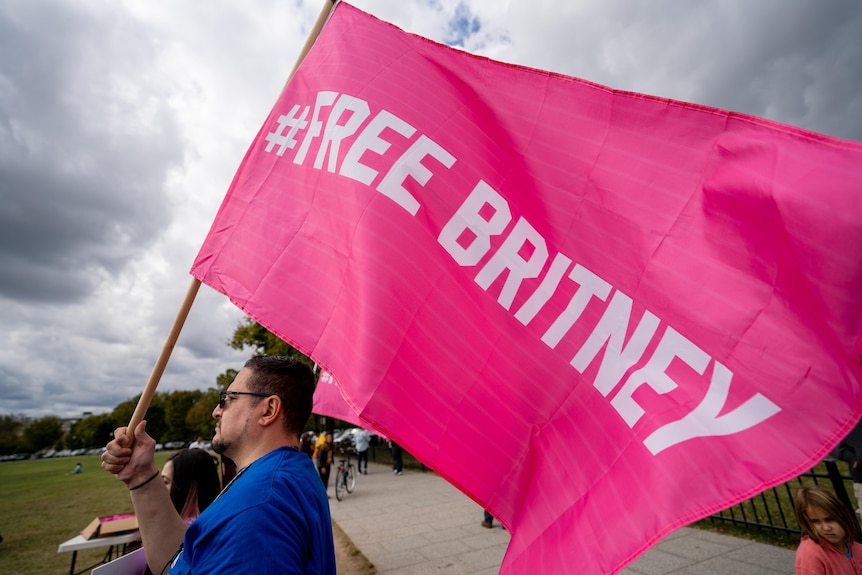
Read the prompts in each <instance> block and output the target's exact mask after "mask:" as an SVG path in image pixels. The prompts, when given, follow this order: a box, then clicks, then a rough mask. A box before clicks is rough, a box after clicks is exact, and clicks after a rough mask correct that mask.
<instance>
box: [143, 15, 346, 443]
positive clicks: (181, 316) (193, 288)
mask: <svg viewBox="0 0 862 575" xmlns="http://www.w3.org/2000/svg"><path fill="white" fill-rule="evenodd" d="M336 3H337V0H324V2H323V7H322V8H321V10H320V14H318V16H317V20H316V21H315V22H314V26H313V27H312V28H311V32H309V34H308V38H307V39H306V40H305V45H304V46H303V47H302V50H300V52H299V57H298V58H297V59H296V64H294V65H293V69H292V70H291V71H290V75H289V76H288V77H287V81H288V82H290V79H291V78H293V75H294V74H295V73H296V70H297V68H299V65H300V64H301V63H302V61H303V60H304V59H305V56H306V55H307V54H308V51H309V50H311V47H312V46H313V45H314V42H315V40H317V37H318V36H319V35H320V31H321V30H323V26H324V24H326V19H327V18H329V13H330V12H331V11H332V9H333V8H334V7H335V5H336ZM286 85H287V83H285V86H286ZM200 287H201V280H199V279H198V278H192V283H191V285H190V286H189V289H188V291H187V292H186V297H185V299H184V300H183V304H182V306H180V310H179V312H177V317H176V318H175V319H174V324H173V326H172V327H171V331H170V332H169V333H168V337H167V339H166V340H165V345H164V346H163V347H162V351H161V353H159V357H158V359H157V360H156V364H155V365H154V366H153V371H152V372H151V373H150V378H149V379H148V380H147V384H146V386H144V391H143V392H142V393H141V398H140V399H139V400H138V404H137V406H135V412H134V413H133V414H132V418H131V419H130V420H129V426H128V430H129V431H128V433H129V437H130V438H131V439H132V442H134V440H135V428H136V427H137V426H138V424H139V423H140V422H141V421H143V419H144V415H145V414H146V413H147V409H149V407H150V403H151V402H152V400H153V396H154V395H155V394H156V388H157V387H158V386H159V380H161V378H162V374H163V373H164V372H165V367H166V366H167V365H168V360H169V359H170V357H171V353H172V352H173V350H174V346H175V345H176V344H177V339H179V337H180V331H182V329H183V325H184V324H185V322H186V318H187V317H188V315H189V310H191V308H192V304H193V303H194V301H195V297H197V294H198V290H199V289H200Z"/></svg>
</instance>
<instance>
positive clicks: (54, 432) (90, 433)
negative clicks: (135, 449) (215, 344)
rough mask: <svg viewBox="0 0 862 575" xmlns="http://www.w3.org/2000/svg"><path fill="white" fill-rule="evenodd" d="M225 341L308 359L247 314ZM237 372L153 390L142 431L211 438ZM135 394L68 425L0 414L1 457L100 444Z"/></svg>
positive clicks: (122, 420) (130, 408)
mask: <svg viewBox="0 0 862 575" xmlns="http://www.w3.org/2000/svg"><path fill="white" fill-rule="evenodd" d="M227 344H228V345H229V346H230V347H232V348H234V349H239V350H243V349H249V348H250V350H251V352H252V353H251V355H288V356H292V357H297V358H299V359H301V360H302V361H305V362H306V363H308V364H309V365H312V361H311V360H310V359H309V358H307V357H306V356H304V355H303V354H301V353H300V352H299V351H297V350H296V349H294V348H293V347H291V346H290V345H288V344H287V343H285V342H284V341H282V340H281V339H279V338H278V337H276V336H275V335H273V334H272V333H270V332H269V331H267V330H266V328H264V327H263V326H261V325H260V324H258V323H257V322H255V321H253V320H251V319H250V318H246V319H245V320H243V321H241V322H240V324H239V326H238V327H237V329H236V331H234V334H233V337H232V338H231V339H230V340H229V341H228V342H227ZM237 372H238V370H236V369H228V370H226V371H225V372H224V373H221V374H219V375H218V376H217V377H216V382H215V383H216V385H215V387H210V388H208V389H207V390H206V391H200V390H195V391H160V392H156V394H155V395H154V396H153V400H152V402H151V403H150V407H149V409H148V410H147V414H146V420H147V433H149V434H150V435H151V436H152V437H154V438H155V439H156V441H159V442H161V443H168V442H171V441H185V442H187V441H190V440H192V439H194V438H195V437H197V436H199V435H200V436H202V437H205V438H211V437H212V435H213V429H214V424H215V422H214V420H213V418H212V411H213V408H214V407H215V406H216V404H217V403H218V393H219V391H222V390H225V389H227V387H228V386H229V385H230V384H231V382H232V381H233V379H234V377H236V374H237ZM139 398H140V394H139V395H137V396H135V397H133V398H131V399H128V400H126V401H124V402H122V403H120V404H119V405H117V406H116V407H115V408H114V409H113V411H111V412H110V413H103V414H98V415H88V416H85V417H82V418H81V419H79V420H77V421H76V422H74V423H73V424H72V425H71V426H70V427H69V428H68V429H66V428H65V427H66V426H65V424H64V422H63V420H62V419H61V418H59V417H57V416H55V415H48V416H45V417H41V418H39V419H33V420H29V419H28V418H26V417H25V416H23V415H20V414H18V415H0V455H12V454H16V453H37V452H39V451H43V450H48V449H55V450H62V449H70V450H75V449H90V448H97V447H103V446H104V445H105V444H106V443H108V441H110V439H111V437H113V433H114V430H115V429H116V428H117V427H122V426H124V425H127V424H128V423H129V420H130V419H131V417H132V413H133V412H134V411H135V406H137V404H138V399H139ZM314 419H315V418H314V417H312V420H311V421H309V429H312V428H317V427H315V424H316V423H317V422H316V421H314Z"/></svg>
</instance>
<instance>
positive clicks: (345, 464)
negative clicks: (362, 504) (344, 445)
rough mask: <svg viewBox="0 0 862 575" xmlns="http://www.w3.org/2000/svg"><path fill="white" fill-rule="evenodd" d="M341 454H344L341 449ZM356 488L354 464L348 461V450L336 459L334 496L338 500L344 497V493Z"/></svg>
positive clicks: (351, 491)
mask: <svg viewBox="0 0 862 575" xmlns="http://www.w3.org/2000/svg"><path fill="white" fill-rule="evenodd" d="M342 455H345V454H344V452H343V451H342ZM354 488H356V466H355V465H353V462H352V461H350V452H349V451H348V452H347V453H346V457H342V458H341V459H339V460H338V469H337V471H336V472H335V498H336V499H337V500H339V501H341V500H342V499H344V493H345V492H347V493H353V490H354Z"/></svg>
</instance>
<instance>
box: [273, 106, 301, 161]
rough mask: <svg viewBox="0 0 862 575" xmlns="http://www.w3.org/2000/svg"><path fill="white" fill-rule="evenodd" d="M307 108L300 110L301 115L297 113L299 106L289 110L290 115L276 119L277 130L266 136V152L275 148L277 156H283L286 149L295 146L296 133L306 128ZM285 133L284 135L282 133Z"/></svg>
mask: <svg viewBox="0 0 862 575" xmlns="http://www.w3.org/2000/svg"><path fill="white" fill-rule="evenodd" d="M308 108H309V107H308V106H306V107H305V108H302V113H301V114H300V113H299V104H296V105H294V106H293V108H291V110H290V113H288V114H287V115H282V116H279V117H278V129H277V130H276V131H274V132H270V133H269V134H267V135H266V141H267V142H269V143H268V144H267V145H266V151H267V152H271V151H272V149H273V148H274V147H276V146H279V148H278V155H279V156H283V155H284V151H285V150H286V149H288V148H293V147H294V146H295V145H296V132H298V131H299V130H304V129H305V128H306V127H307V126H308V122H307V121H306V119H305V118H306V117H307V116H308ZM285 131H287V133H286V134H285V133H284V132H285Z"/></svg>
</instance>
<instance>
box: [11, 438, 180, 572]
mask: <svg viewBox="0 0 862 575" xmlns="http://www.w3.org/2000/svg"><path fill="white" fill-rule="evenodd" d="M169 454H170V452H160V453H157V454H156V464H157V465H158V466H159V468H160V469H161V466H162V463H164V460H165V459H166V458H167V457H168V455H169ZM78 462H81V463H82V464H83V466H84V472H83V473H81V474H79V475H69V472H70V471H72V469H73V468H74V467H75V464H76V463H78ZM100 463H101V461H100V460H99V457H98V456H95V455H94V456H83V457H66V458H58V459H36V460H25V461H7V462H3V463H0V535H2V536H3V542H2V543H0V573H3V574H5V575H31V574H32V575H36V574H43V573H57V574H61V573H68V572H69V564H70V563H71V560H72V554H71V553H57V547H58V546H59V545H60V543H62V542H64V541H66V540H67V539H71V538H72V537H74V536H75V535H77V534H78V532H79V531H81V529H83V528H84V527H86V526H87V524H88V523H89V522H90V521H91V520H92V519H93V518H94V517H99V516H105V515H114V514H118V513H128V512H131V511H132V503H131V500H130V499H129V494H128V491H126V488H125V486H124V485H123V484H122V483H121V482H120V481H118V480H117V479H115V478H114V477H113V476H112V475H110V474H108V473H106V472H105V471H103V470H102V468H101V467H100ZM106 550H107V548H103V549H92V550H87V551H80V552H78V560H77V564H76V569H77V570H80V569H82V568H84V567H87V566H89V565H92V564H94V563H96V562H98V561H100V560H101V558H102V557H104V555H105V551H106Z"/></svg>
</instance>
